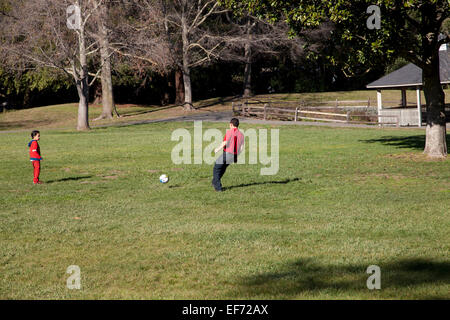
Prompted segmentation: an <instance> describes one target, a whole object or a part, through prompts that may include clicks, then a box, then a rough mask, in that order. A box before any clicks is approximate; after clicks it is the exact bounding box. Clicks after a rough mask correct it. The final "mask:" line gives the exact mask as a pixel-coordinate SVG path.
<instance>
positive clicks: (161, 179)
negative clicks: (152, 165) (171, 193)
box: [159, 174, 169, 183]
mask: <svg viewBox="0 0 450 320" xmlns="http://www.w3.org/2000/svg"><path fill="white" fill-rule="evenodd" d="M168 181H169V177H168V176H166V175H165V174H163V175H161V176H160V177H159V182H161V183H167V182H168Z"/></svg>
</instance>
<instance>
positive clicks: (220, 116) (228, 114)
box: [0, 111, 450, 133]
mask: <svg viewBox="0 0 450 320" xmlns="http://www.w3.org/2000/svg"><path fill="white" fill-rule="evenodd" d="M232 117H233V112H232V111H217V112H213V111H211V112H206V113H200V114H192V115H186V116H179V117H172V118H164V119H153V120H139V121H130V122H125V123H123V122H122V123H117V124H114V123H113V124H105V125H93V126H91V128H106V127H123V126H133V125H140V124H149V123H158V122H183V121H205V122H228V121H230V119H231V118H232ZM237 118H238V119H239V121H240V122H241V123H249V124H272V125H297V126H319V127H335V128H372V129H383V128H390V129H399V130H400V129H425V128H426V127H421V128H418V127H400V128H396V127H379V126H377V125H366V124H355V123H333V122H314V121H297V122H294V121H278V120H261V119H254V118H246V117H237ZM447 128H450V123H447ZM68 129H69V130H70V129H73V128H52V129H51V130H68ZM24 131H29V130H28V129H18V130H5V131H0V133H13V132H24Z"/></svg>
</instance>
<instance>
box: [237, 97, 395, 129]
mask: <svg viewBox="0 0 450 320" xmlns="http://www.w3.org/2000/svg"><path fill="white" fill-rule="evenodd" d="M341 102H342V101H341ZM352 102H355V101H352ZM272 103H273V102H272ZM278 103H280V102H277V104H278ZM284 103H285V104H286V102H284ZM261 104H263V105H262V106H261ZM280 104H281V103H280ZM289 104H292V103H289ZM297 105H298V103H297ZM232 108H233V114H234V115H238V116H243V117H256V118H260V119H264V120H268V119H269V118H270V119H272V120H273V119H276V120H287V121H295V122H296V121H299V120H310V121H326V122H334V123H358V124H379V125H382V124H383V125H395V126H396V127H399V117H398V116H396V115H370V114H354V113H351V112H350V111H347V112H346V113H335V112H323V111H314V110H311V107H309V108H308V109H306V108H307V107H298V106H297V107H295V108H293V107H292V108H279V107H273V106H271V105H270V104H269V103H267V102H260V101H246V102H238V103H235V102H233V104H232ZM316 108H320V109H322V108H323V107H316ZM328 108H330V107H328ZM333 108H335V107H333ZM354 117H377V122H370V121H357V120H352V118H354ZM380 117H387V118H395V119H396V121H395V122H392V123H386V122H385V123H379V121H378V119H379V118H380Z"/></svg>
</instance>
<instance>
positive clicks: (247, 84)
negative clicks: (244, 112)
mask: <svg viewBox="0 0 450 320" xmlns="http://www.w3.org/2000/svg"><path fill="white" fill-rule="evenodd" d="M251 41H252V33H251V26H250V20H249V21H248V22H247V43H246V44H245V47H244V50H245V70H244V95H243V96H244V98H247V97H250V96H251V95H252V47H251V44H250V43H251Z"/></svg>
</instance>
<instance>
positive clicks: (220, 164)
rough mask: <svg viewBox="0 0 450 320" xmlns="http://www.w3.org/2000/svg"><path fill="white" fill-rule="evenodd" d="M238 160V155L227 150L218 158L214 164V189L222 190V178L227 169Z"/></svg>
mask: <svg viewBox="0 0 450 320" xmlns="http://www.w3.org/2000/svg"><path fill="white" fill-rule="evenodd" d="M236 161H237V155H234V154H232V153H228V152H225V151H224V152H223V154H221V155H220V156H219V157H218V158H217V160H216V163H215V164H214V169H213V180H212V185H213V186H214V189H216V191H222V183H221V182H220V180H221V179H222V177H223V175H224V173H225V171H226V170H227V167H228V166H229V165H230V164H232V163H234V162H236Z"/></svg>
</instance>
